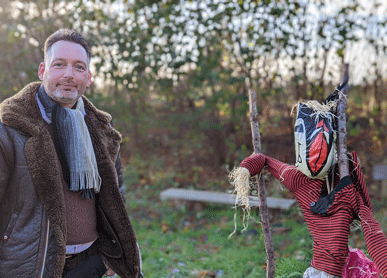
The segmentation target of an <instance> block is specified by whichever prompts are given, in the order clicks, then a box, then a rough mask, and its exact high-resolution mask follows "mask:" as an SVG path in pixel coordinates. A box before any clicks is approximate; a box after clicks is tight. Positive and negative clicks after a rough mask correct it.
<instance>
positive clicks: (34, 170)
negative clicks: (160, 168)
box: [0, 82, 140, 277]
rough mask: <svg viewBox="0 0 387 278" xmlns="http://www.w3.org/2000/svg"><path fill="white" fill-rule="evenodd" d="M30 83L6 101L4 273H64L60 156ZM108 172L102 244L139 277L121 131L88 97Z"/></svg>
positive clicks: (100, 199)
mask: <svg viewBox="0 0 387 278" xmlns="http://www.w3.org/2000/svg"><path fill="white" fill-rule="evenodd" d="M40 84H41V83H39V82H37V83H31V84H29V85H27V86H26V87H25V88H24V89H22V90H21V91H20V92H19V93H18V94H16V95H15V96H13V97H11V98H9V99H7V100H5V101H4V102H3V103H1V105H0V119H1V123H0V236H1V237H0V277H41V276H43V277H61V273H62V269H63V266H64V263H65V253H66V235H67V232H66V218H65V203H64V195H63V190H62V188H61V182H60V179H61V177H60V175H61V170H60V169H61V168H60V162H59V159H58V157H57V154H56V151H55V147H54V143H53V141H52V139H51V137H50V134H49V133H48V131H47V129H46V127H45V125H44V120H43V118H42V116H41V113H40V110H39V107H38V105H37V102H36V98H35V97H36V92H37V90H38V88H39V86H40ZM83 100H84V104H85V110H86V116H85V122H86V125H87V127H88V129H89V132H90V136H91V140H92V142H93V147H94V151H95V155H96V159H97V165H98V171H99V174H100V176H101V179H102V185H101V190H100V193H99V194H97V196H96V206H97V223H98V224H97V225H98V226H97V231H98V234H99V238H98V240H97V244H98V248H99V250H100V252H101V253H102V254H103V255H104V256H105V257H106V258H107V260H108V261H109V263H110V264H111V266H112V268H113V269H114V270H115V271H116V272H117V273H118V274H119V275H120V276H121V277H139V275H140V255H139V250H138V247H137V241H136V237H135V234H134V231H133V229H132V226H131V224H130V221H129V218H128V215H127V212H126V210H125V206H124V204H123V201H122V197H121V195H120V191H119V186H118V177H117V171H116V169H115V162H116V161H117V157H118V150H119V144H120V142H121V136H120V134H119V133H118V132H117V131H116V130H115V129H114V128H112V127H111V126H110V122H111V117H110V115H108V114H107V113H105V112H102V111H99V110H97V109H96V108H95V107H94V106H93V105H92V104H91V103H90V102H89V101H88V100H87V99H86V98H85V97H83Z"/></svg>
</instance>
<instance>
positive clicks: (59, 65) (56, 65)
mask: <svg viewBox="0 0 387 278" xmlns="http://www.w3.org/2000/svg"><path fill="white" fill-rule="evenodd" d="M54 67H58V68H61V67H63V63H55V64H54Z"/></svg>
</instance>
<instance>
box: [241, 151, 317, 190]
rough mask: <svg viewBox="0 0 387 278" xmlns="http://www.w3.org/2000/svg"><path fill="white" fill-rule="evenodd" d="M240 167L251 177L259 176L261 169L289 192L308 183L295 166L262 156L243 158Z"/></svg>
mask: <svg viewBox="0 0 387 278" xmlns="http://www.w3.org/2000/svg"><path fill="white" fill-rule="evenodd" d="M239 166H240V167H244V168H246V169H247V170H249V172H250V175H251V176H255V175H257V174H259V173H260V172H261V171H262V169H263V167H265V166H267V170H268V171H269V172H270V173H271V174H272V175H273V176H274V177H275V178H276V179H278V180H279V181H280V182H282V183H283V184H284V185H285V186H286V187H287V188H288V189H289V190H290V191H295V190H296V189H297V187H298V186H300V185H301V184H303V183H305V182H307V181H308V179H309V178H308V177H307V176H305V175H304V174H302V173H301V172H300V171H298V170H297V168H296V167H295V166H292V165H290V164H287V163H284V162H281V161H279V160H277V159H274V158H272V157H269V156H266V155H264V154H261V153H260V154H253V155H252V156H250V157H247V158H245V159H244V160H243V161H242V162H241V164H240V165H239Z"/></svg>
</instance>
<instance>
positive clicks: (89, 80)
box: [86, 71, 91, 88]
mask: <svg viewBox="0 0 387 278" xmlns="http://www.w3.org/2000/svg"><path fill="white" fill-rule="evenodd" d="M88 73H89V76H88V77H87V86H86V87H87V88H89V87H90V85H91V72H90V71H89V72H88Z"/></svg>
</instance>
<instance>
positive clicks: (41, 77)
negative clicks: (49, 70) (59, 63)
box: [38, 62, 45, 81]
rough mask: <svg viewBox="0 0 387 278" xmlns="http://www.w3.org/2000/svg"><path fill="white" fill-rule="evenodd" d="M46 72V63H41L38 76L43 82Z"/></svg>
mask: <svg viewBox="0 0 387 278" xmlns="http://www.w3.org/2000/svg"><path fill="white" fill-rule="evenodd" d="M44 70H45V65H44V62H41V63H40V65H39V69H38V76H39V79H40V80H42V81H43V74H44Z"/></svg>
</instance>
